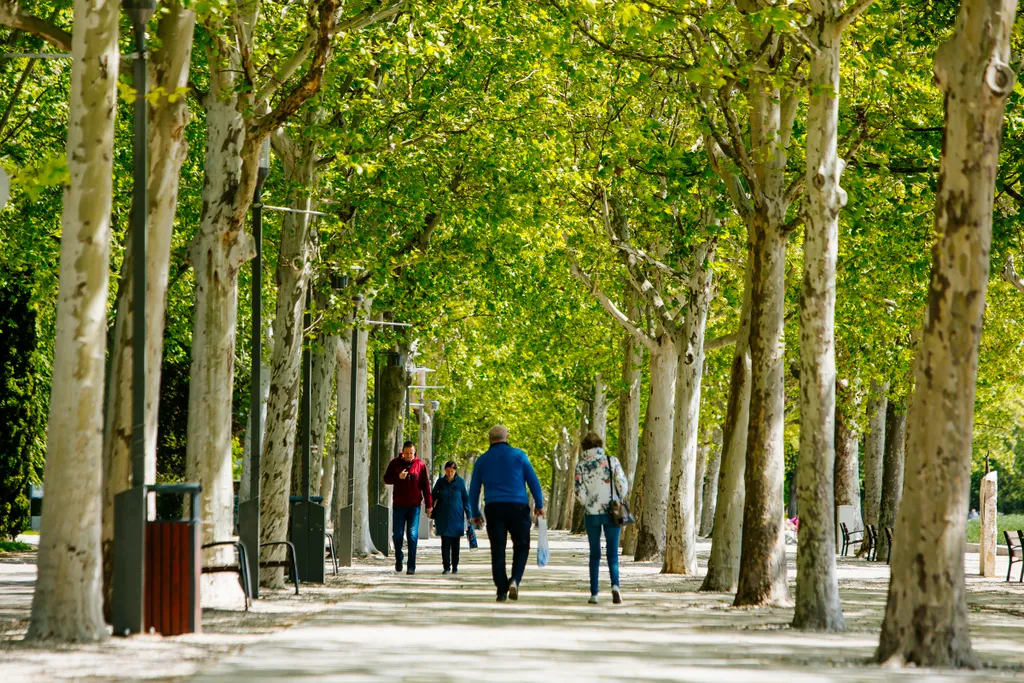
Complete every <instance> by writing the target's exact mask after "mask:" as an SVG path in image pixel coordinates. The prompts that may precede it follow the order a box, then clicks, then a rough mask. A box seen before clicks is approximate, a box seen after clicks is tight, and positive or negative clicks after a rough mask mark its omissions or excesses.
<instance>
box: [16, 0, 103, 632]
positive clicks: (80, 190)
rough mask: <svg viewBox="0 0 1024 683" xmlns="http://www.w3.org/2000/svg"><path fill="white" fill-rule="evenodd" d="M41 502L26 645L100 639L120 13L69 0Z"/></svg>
mask: <svg viewBox="0 0 1024 683" xmlns="http://www.w3.org/2000/svg"><path fill="white" fill-rule="evenodd" d="M74 5H75V7H74V12H75V18H76V20H77V21H76V23H75V33H74V37H73V39H72V54H73V57H74V59H73V61H72V64H71V96H70V102H69V118H68V143H67V161H68V172H69V175H70V183H69V185H68V187H67V188H66V189H65V192H64V211H63V213H62V214H61V230H62V232H61V244H60V288H59V292H58V300H57V321H56V337H55V339H56V348H55V350H54V361H53V386H54V387H55V388H58V390H57V391H54V392H52V394H51V396H50V414H49V422H48V424H47V437H46V471H45V477H44V479H45V482H46V492H47V493H46V495H47V499H48V500H50V501H52V504H49V505H47V506H46V509H45V510H44V511H43V519H42V531H41V534H40V540H39V556H38V578H37V580H36V584H35V592H34V594H33V597H32V621H31V623H30V624H29V629H28V636H27V637H28V638H29V639H31V640H48V639H53V640H59V641H66V642H83V641H95V640H101V639H103V638H105V637H106V635H107V631H106V627H105V625H104V623H103V592H102V561H103V554H102V546H101V528H102V523H103V521H102V496H101V486H102V463H103V385H104V381H103V380H104V373H105V363H104V357H105V355H106V347H107V336H106V333H107V316H106V310H107V283H108V280H109V267H110V238H111V234H110V209H111V203H112V202H111V189H112V188H111V185H112V177H113V174H112V170H113V169H112V160H113V148H114V119H115V116H116V113H117V88H116V84H117V74H118V59H119V53H118V35H117V32H118V19H119V17H120V6H119V5H118V4H117V3H114V2H109V1H104V0H88V1H86V0H76V1H75V3H74Z"/></svg>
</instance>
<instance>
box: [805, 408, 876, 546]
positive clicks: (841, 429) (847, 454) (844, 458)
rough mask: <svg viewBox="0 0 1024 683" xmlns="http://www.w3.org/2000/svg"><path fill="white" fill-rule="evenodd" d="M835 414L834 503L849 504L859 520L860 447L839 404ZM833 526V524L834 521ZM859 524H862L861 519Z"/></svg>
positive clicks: (848, 419)
mask: <svg viewBox="0 0 1024 683" xmlns="http://www.w3.org/2000/svg"><path fill="white" fill-rule="evenodd" d="M835 415H836V423H835V444H836V446H835V448H836V451H835V452H836V461H835V470H834V472H835V479H834V481H835V488H834V493H835V505H836V506H839V505H849V506H850V507H852V508H853V509H854V511H855V512H856V515H857V519H858V520H860V519H861V512H860V462H859V460H860V458H859V457H858V456H859V453H858V451H859V450H860V449H859V447H858V443H857V434H856V433H855V432H854V431H853V425H852V424H851V423H850V418H849V417H848V416H847V415H846V413H845V412H844V410H843V407H842V406H841V405H839V406H836V411H835ZM802 505H803V503H802V502H801V506H802ZM803 514H804V515H806V514H807V511H806V510H803ZM854 524H857V522H854ZM833 526H835V522H834V521H833ZM859 526H860V527H863V526H864V524H863V520H861V523H860V524H859ZM800 528H801V529H803V517H801V518H800ZM834 534H835V532H834V531H833V535H834ZM835 550H836V544H835V540H834V539H833V542H832V552H833V553H835Z"/></svg>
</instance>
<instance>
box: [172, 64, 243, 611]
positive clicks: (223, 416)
mask: <svg viewBox="0 0 1024 683" xmlns="http://www.w3.org/2000/svg"><path fill="white" fill-rule="evenodd" d="M216 74H217V78H216V79H215V80H216V81H217V82H216V84H215V85H216V87H211V91H210V94H209V95H207V97H206V99H205V100H204V103H203V104H204V107H205V109H206V177H205V180H204V184H203V193H202V199H203V211H202V215H201V217H200V221H199V230H198V233H197V234H196V237H195V239H194V240H193V242H192V244H191V245H190V248H189V252H190V258H191V261H192V266H193V268H194V278H195V287H196V289H195V308H194V309H193V310H194V312H193V331H192V365H191V369H190V376H189V395H188V432H187V444H186V477H187V479H188V480H189V481H194V482H197V483H199V484H200V485H201V486H202V494H201V496H200V510H199V515H200V519H202V526H203V531H202V542H203V543H212V542H216V541H227V540H230V539H231V536H232V532H233V526H234V487H233V484H232V454H231V388H232V387H233V386H234V370H235V363H234V357H235V334H236V332H237V310H238V271H239V269H240V268H241V266H242V264H243V263H245V262H246V261H247V260H249V259H251V258H252V257H253V255H254V250H253V241H252V237H251V236H250V235H248V234H246V233H245V232H243V230H242V226H243V222H244V217H245V211H246V208H247V207H248V205H249V201H250V199H251V197H243V196H242V195H243V194H244V193H246V192H249V193H250V194H251V191H249V190H247V189H246V188H247V187H248V186H247V184H246V183H244V182H243V149H242V146H243V144H244V138H245V120H244V119H243V118H242V116H241V114H240V113H239V111H238V109H237V104H238V102H237V97H236V96H235V95H233V94H231V95H224V93H226V92H231V91H232V90H233V88H234V81H233V79H230V78H229V74H227V73H226V72H223V71H220V72H216ZM225 79H228V80H226V81H225ZM222 95H223V96H222ZM231 557H232V551H231V549H230V548H216V549H212V550H207V551H204V553H203V564H204V565H216V564H227V563H228V562H230V561H231V560H230V558H231ZM221 579H223V580H221ZM237 591H238V582H237V581H232V580H231V577H228V576H227V575H226V574H208V575H206V576H204V577H203V592H202V598H203V603H204V604H209V603H210V602H211V601H216V600H218V599H220V598H221V597H227V596H229V595H234V594H235V593H236V592H237Z"/></svg>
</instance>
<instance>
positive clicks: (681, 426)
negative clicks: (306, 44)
mask: <svg viewBox="0 0 1024 683" xmlns="http://www.w3.org/2000/svg"><path fill="white" fill-rule="evenodd" d="M715 247H716V242H715V240H709V241H707V242H705V243H703V244H701V245H700V246H698V247H697V248H696V249H695V250H694V255H693V262H692V264H691V266H690V282H689V292H688V296H687V302H686V321H685V322H684V324H683V330H682V332H683V334H682V337H681V338H679V339H677V340H676V342H675V346H676V349H677V351H678V353H679V358H678V360H677V372H678V376H677V379H676V396H675V416H674V418H673V423H674V435H673V446H672V468H671V480H670V485H669V494H668V518H667V520H666V537H665V562H664V564H663V565H662V568H661V571H662V573H664V574H695V573H696V572H697V523H696V515H695V495H694V488H695V486H696V469H697V441H698V438H699V436H700V388H701V379H702V377H703V375H704V333H705V331H706V329H707V320H708V309H709V308H710V306H711V278H712V272H713V271H712V263H713V262H714V255H715Z"/></svg>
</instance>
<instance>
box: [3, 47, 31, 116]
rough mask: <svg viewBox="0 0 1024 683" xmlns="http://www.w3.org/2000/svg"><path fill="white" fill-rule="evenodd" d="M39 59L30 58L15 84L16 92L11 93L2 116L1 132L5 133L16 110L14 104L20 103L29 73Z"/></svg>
mask: <svg viewBox="0 0 1024 683" xmlns="http://www.w3.org/2000/svg"><path fill="white" fill-rule="evenodd" d="M37 61H38V60H35V59H30V60H28V64H26V65H25V68H24V69H23V70H22V72H21V77H20V78H19V79H18V83H17V85H15V86H14V92H13V93H11V98H10V100H8V101H7V107H6V108H5V109H4V114H3V116H2V117H0V133H3V131H4V129H5V128H7V124H8V123H9V122H10V120H11V112H12V111H14V105H16V104H17V103H18V97H20V96H21V90H22V88H24V87H25V81H27V80H28V77H29V75H30V74H31V73H32V69H33V68H35V65H36V62H37Z"/></svg>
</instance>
